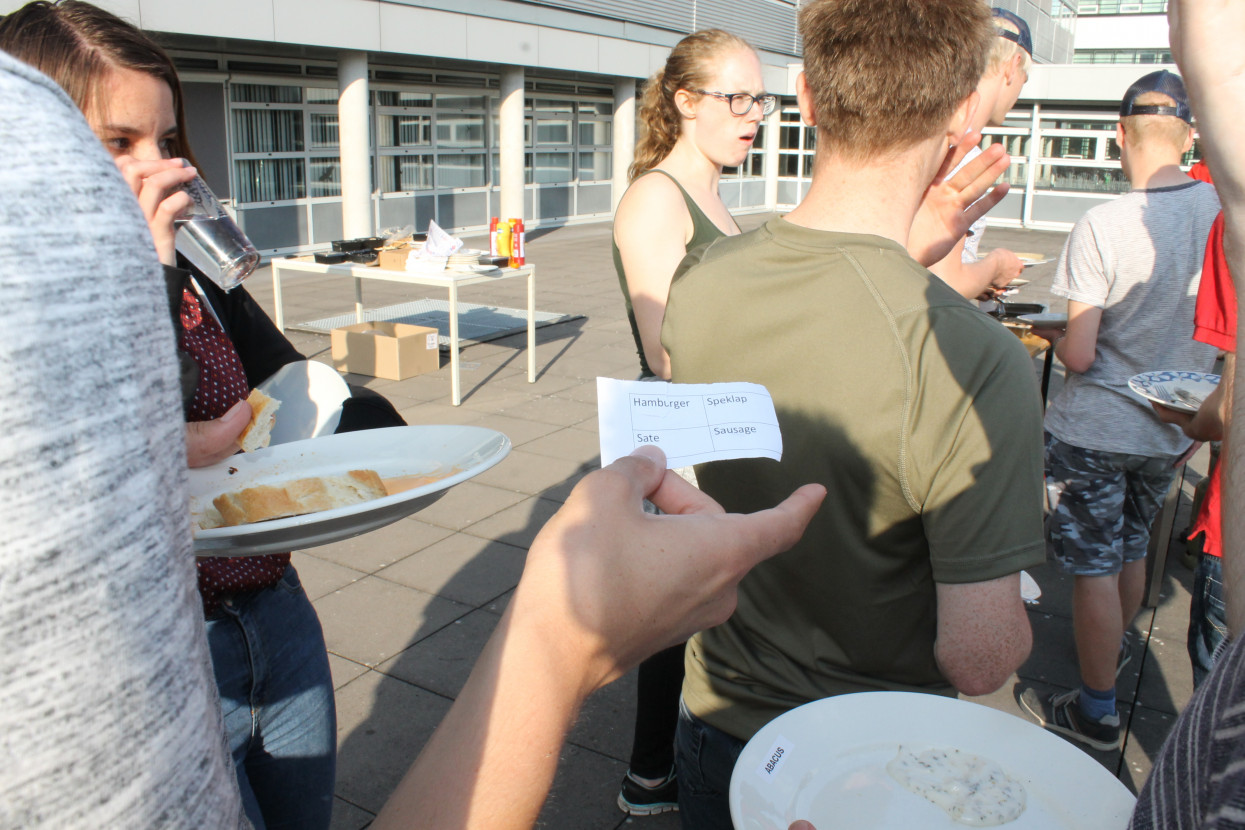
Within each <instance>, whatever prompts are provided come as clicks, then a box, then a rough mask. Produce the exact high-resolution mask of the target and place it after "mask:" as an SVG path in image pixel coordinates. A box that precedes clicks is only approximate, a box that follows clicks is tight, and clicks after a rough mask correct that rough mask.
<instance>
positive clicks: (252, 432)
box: [238, 389, 281, 452]
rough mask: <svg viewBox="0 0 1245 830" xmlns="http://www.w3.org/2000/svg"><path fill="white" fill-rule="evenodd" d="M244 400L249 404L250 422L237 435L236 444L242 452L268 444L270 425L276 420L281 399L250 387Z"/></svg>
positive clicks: (270, 434) (270, 437)
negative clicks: (249, 392) (249, 391)
mask: <svg viewBox="0 0 1245 830" xmlns="http://www.w3.org/2000/svg"><path fill="white" fill-rule="evenodd" d="M246 402H247V403H249V404H250V405H251V422H250V423H249V424H247V425H246V429H244V430H242V434H241V435H239V436H238V446H240V447H241V448H242V451H243V452H251V451H253V450H257V449H259V448H261V447H266V446H268V442H269V441H271V440H272V426H273V424H275V423H276V422H277V409H278V408H279V407H280V406H281V401H279V400H277V399H276V398H270V397H268V396H267V395H265V394H264V393H263V392H261V391H259V390H258V389H252V390H251V394H250V395H248V396H247V399H246Z"/></svg>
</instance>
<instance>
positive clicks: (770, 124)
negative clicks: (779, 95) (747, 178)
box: [761, 105, 782, 211]
mask: <svg viewBox="0 0 1245 830" xmlns="http://www.w3.org/2000/svg"><path fill="white" fill-rule="evenodd" d="M781 147H782V106H781V105H779V106H777V107H774V111H773V112H771V113H770V114H769V115H767V116H765V143H764V144H763V145H762V146H761V149H762V150H763V151H764V155H763V157H762V158H763V160H762V164H761V172H762V174H763V175H764V176H765V209H766V210H769V211H775V210H777V209H778V151H779V148H781Z"/></svg>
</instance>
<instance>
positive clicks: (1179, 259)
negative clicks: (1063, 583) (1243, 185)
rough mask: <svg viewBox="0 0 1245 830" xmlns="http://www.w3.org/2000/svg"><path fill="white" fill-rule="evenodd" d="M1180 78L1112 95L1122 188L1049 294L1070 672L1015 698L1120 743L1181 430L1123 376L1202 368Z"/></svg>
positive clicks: (1206, 201) (1209, 206) (1049, 470)
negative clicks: (1072, 682) (1124, 681)
mask: <svg viewBox="0 0 1245 830" xmlns="http://www.w3.org/2000/svg"><path fill="white" fill-rule="evenodd" d="M1192 121H1193V116H1192V113H1191V111H1190V109H1189V103H1188V98H1187V96H1186V95H1185V89H1184V83H1183V82H1182V81H1181V79H1180V76H1178V75H1174V74H1172V73H1171V72H1167V71H1159V72H1152V73H1150V74H1148V75H1146V76H1144V77H1142V78H1140V79H1138V80H1137V81H1136V82H1135V83H1134V84H1133V85H1132V86H1131V87H1129V89H1128V92H1127V93H1126V94H1125V96H1124V100H1123V102H1122V103H1121V105H1120V123H1119V126H1118V127H1117V128H1116V142H1117V143H1118V144H1119V147H1120V164H1121V166H1122V167H1123V170H1124V175H1125V176H1127V177H1128V180H1129V182H1131V184H1132V186H1133V190H1132V191H1130V192H1129V193H1127V194H1126V195H1124V196H1121V197H1120V198H1119V199H1116V200H1114V201H1112V202H1107V203H1106V204H1102V205H1098V206H1097V207H1094V208H1092V209H1090V210H1089V211H1087V212H1086V214H1085V215H1084V216H1083V217H1082V218H1081V220H1080V221H1079V222H1077V224H1076V226H1075V227H1074V228H1073V229H1072V233H1071V235H1070V236H1069V237H1068V241H1067V244H1066V245H1065V246H1064V250H1063V253H1062V254H1061V255H1060V257H1059V265H1058V268H1057V271H1056V274H1055V283H1054V285H1053V286H1052V288H1051V292H1052V293H1053V294H1055V295H1057V296H1061V297H1066V298H1067V300H1068V327H1067V332H1066V335H1064V336H1063V337H1062V338H1059V339H1057V342H1056V343H1055V354H1056V355H1057V356H1058V357H1059V359H1060V360H1062V361H1063V363H1064V365H1065V366H1066V367H1067V369H1068V372H1067V380H1066V382H1065V385H1064V388H1063V391H1062V392H1061V393H1060V394H1059V396H1058V397H1057V398H1056V399H1055V400H1054V402H1053V403H1052V404H1051V406H1050V409H1049V410H1048V411H1047V413H1046V421H1045V427H1046V482H1047V495H1048V499H1049V502H1050V515H1049V517H1048V519H1047V528H1046V540H1047V548H1048V551H1049V553H1050V555H1051V557H1052V558H1053V559H1054V560H1055V563H1056V564H1057V565H1058V566H1059V567H1060V569H1061V570H1063V571H1064V572H1065V573H1070V574H1072V575H1073V576H1074V577H1075V583H1074V587H1073V630H1074V633H1075V636H1076V648H1077V662H1078V664H1079V667H1080V673H1081V686H1080V687H1079V688H1077V689H1073V690H1072V691H1070V692H1066V693H1063V694H1056V695H1054V696H1052V697H1051V698H1048V699H1042V698H1040V697H1039V696H1038V695H1037V694H1036V692H1034V691H1033V690H1032V689H1030V690H1028V691H1026V692H1025V693H1024V694H1023V695H1022V697H1021V704H1022V705H1023V706H1024V707H1025V709H1027V710H1028V711H1029V712H1030V713H1031V714H1032V715H1033V716H1034V717H1036V718H1037V719H1038V721H1039V722H1040V723H1042V725H1044V726H1046V727H1047V728H1048V729H1052V730H1054V731H1056V732H1060V733H1062V734H1064V735H1067V736H1069V737H1071V738H1073V739H1075V740H1078V741H1081V742H1082V743H1085V744H1088V745H1089V746H1091V747H1093V748H1095V749H1099V750H1108V749H1114V748H1115V747H1117V746H1119V741H1120V718H1119V713H1118V712H1117V711H1116V706H1115V679H1116V675H1117V674H1118V673H1119V670H1120V669H1121V668H1123V666H1124V664H1125V663H1127V662H1128V660H1129V652H1128V646H1127V641H1126V640H1124V639H1123V638H1124V632H1125V630H1126V629H1127V628H1128V626H1129V625H1131V623H1132V620H1133V617H1134V616H1135V615H1136V613H1137V611H1138V610H1139V609H1140V607H1141V597H1142V593H1143V591H1144V588H1145V579H1146V574H1145V557H1146V551H1147V548H1148V546H1149V540H1150V532H1149V529H1150V525H1151V524H1152V523H1153V521H1154V517H1155V516H1156V515H1157V513H1158V509H1159V506H1160V505H1161V504H1162V501H1163V497H1164V495H1165V494H1166V492H1167V490H1168V487H1169V486H1170V485H1171V482H1172V478H1173V477H1174V475H1175V472H1176V465H1177V463H1178V459H1179V458H1180V456H1181V455H1182V454H1183V453H1184V452H1185V451H1186V450H1187V449H1188V448H1189V446H1190V441H1189V439H1188V438H1187V437H1186V436H1185V435H1184V434H1183V433H1182V432H1181V430H1180V428H1179V427H1176V426H1173V425H1171V424H1165V423H1163V422H1161V421H1160V420H1159V419H1158V417H1157V416H1156V415H1155V413H1154V412H1153V410H1151V408H1150V406H1149V404H1148V403H1147V402H1146V401H1145V400H1144V399H1143V398H1141V397H1140V396H1138V395H1136V394H1134V393H1133V392H1132V391H1131V390H1130V389H1129V388H1128V379H1129V378H1130V377H1132V376H1134V375H1137V374H1140V373H1142V372H1151V371H1155V370H1162V369H1178V370H1191V371H1197V372H1206V371H1209V370H1210V369H1211V368H1212V367H1213V365H1214V362H1215V357H1216V350H1215V348H1214V347H1212V346H1208V345H1205V344H1202V343H1198V342H1196V341H1193V340H1192V339H1191V338H1190V335H1191V334H1192V320H1193V311H1194V303H1195V300H1196V297H1197V289H1198V283H1199V281H1200V278H1201V274H1202V254H1203V251H1204V250H1205V248H1206V237H1207V235H1208V233H1209V232H1210V226H1211V223H1212V222H1213V221H1214V219H1215V215H1216V214H1217V213H1218V212H1219V198H1218V196H1217V195H1216V194H1215V189H1214V188H1213V187H1211V186H1210V185H1208V184H1205V183H1204V182H1198V181H1195V180H1193V179H1191V178H1189V177H1188V176H1186V175H1185V174H1184V173H1183V172H1182V171H1181V169H1180V160H1181V157H1182V156H1183V155H1184V154H1185V153H1186V152H1187V151H1188V150H1189V148H1190V147H1191V146H1192V143H1193V127H1192Z"/></svg>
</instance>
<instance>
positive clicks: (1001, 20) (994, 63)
mask: <svg viewBox="0 0 1245 830" xmlns="http://www.w3.org/2000/svg"><path fill="white" fill-rule="evenodd" d="M994 28H995V29H996V30H998V29H1006V30H1007V31H1009V32H1014V33H1015V34H1020V29H1019V27H1017V26H1016V24H1015V23H1013V22H1011V21H1010V20H1008V19H1007V18H1005V17H996V18H994ZM1017 54H1020V55H1023V56H1024V57H1023V58H1021V61H1020V68H1021V69H1022V70H1023V71H1024V73H1025V75H1028V74H1029V68H1030V67H1031V66H1032V65H1033V57H1032V56H1031V55H1030V54H1029V53H1028V52H1026V51H1025V50H1024V47H1023V46H1021V45H1020V44H1019V43H1017V42H1016V41H1014V40H1008V39H1007V38H1005V37H1003V36H1002V35H1000V36H998V37H996V38H995V39H994V43H993V44H992V45H991V46H990V55H989V57H988V58H987V59H986V74H987V75H990V74H993V73H995V72H998V71H999V69H1000V68H1002V66H1003V64H1005V63H1007V62H1008V61H1009V60H1011V59H1012V58H1014V57H1015V56H1016V55H1017Z"/></svg>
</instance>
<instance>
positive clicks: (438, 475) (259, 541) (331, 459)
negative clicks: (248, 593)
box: [189, 410, 510, 556]
mask: <svg viewBox="0 0 1245 830" xmlns="http://www.w3.org/2000/svg"><path fill="white" fill-rule="evenodd" d="M279 413H280V410H278V414H279ZM509 452H510V439H509V438H507V437H506V436H505V435H503V434H501V433H500V432H497V431H496V430H491V429H485V428H484V427H475V426H458V425H446V426H408V427H389V428H388V429H370V430H362V431H359V432H347V433H343V434H341V435H328V436H325V437H323V438H314V439H311V440H307V441H294V442H291V443H288V444H281V445H280V446H274V447H268V448H267V449H262V450H256V451H255V452H249V453H238V454H237V455H233V456H230V457H229V458H227V459H225V460H224V461H222V462H220V463H219V464H214V465H212V466H210V467H201V468H198V469H192V470H191V471H190V480H189V484H190V514H191V522H192V526H193V527H194V533H195V554H196V555H198V556H257V555H259V554H264V553H280V552H283V551H288V550H299V549H302V548H309V547H314V546H316V545H326V544H328V543H330V542H337V541H340V540H342V539H349V538H350V537H352V536H358V535H360V534H362V533H367V532H368V531H370V530H375V529H376V528H378V527H383V526H384V525H387V524H389V523H390V522H395V521H397V520H398V519H401V518H403V517H404V516H408V515H410V514H411V513H414V512H415V511H417V510H422V509H423V508H425V507H427V506H428V505H429V504H431V503H432V502H434V501H436V500H437V499H438V498H440V497H441V496H442V495H443V494H444V493H445V491H446V490H448V489H449V488H450V487H453V486H454V485H455V484H458V483H460V482H463V481H466V480H467V479H469V478H473V477H475V476H477V475H479V474H480V473H482V472H484V471H485V470H487V469H489V468H490V467H492V466H494V465H496V464H497V463H498V462H500V461H501V460H502V459H503V458H505V457H506V455H507V454H509ZM350 470H375V471H376V473H377V474H378V475H380V477H381V479H382V480H383V481H384V482H385V486H386V488H387V489H388V490H389V491H390V495H388V496H385V497H384V498H379V499H373V500H371V501H366V502H363V503H362V504H354V505H350V506H348V507H338V508H335V509H333V510H323V511H320V512H318V513H307V514H305V515H302V516H288V517H286V518H284V519H273V520H271V521H267V522H258V523H255V524H246V525H236V526H234V527H215V528H211V529H206V530H205V529H202V528H200V527H199V525H198V522H199V520H200V519H201V518H203V517H204V515H205V514H207V513H208V511H209V509H210V508H211V505H212V500H213V499H215V498H216V497H217V496H219V495H221V494H223V493H226V492H231V491H236V490H242V489H244V488H247V487H255V486H257V485H261V484H269V485H272V484H281V483H282V482H285V481H292V480H294V479H299V478H308V477H311V476H326V475H340V474H342V473H346V472H349V471H350Z"/></svg>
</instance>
